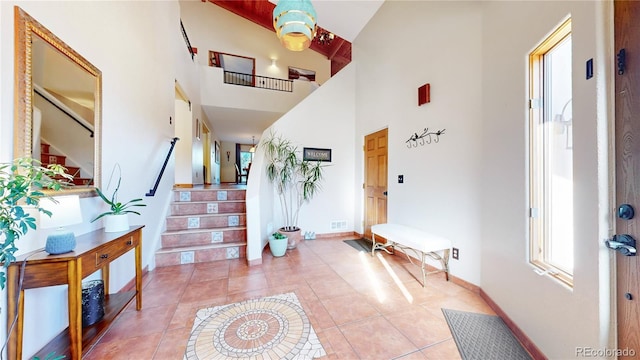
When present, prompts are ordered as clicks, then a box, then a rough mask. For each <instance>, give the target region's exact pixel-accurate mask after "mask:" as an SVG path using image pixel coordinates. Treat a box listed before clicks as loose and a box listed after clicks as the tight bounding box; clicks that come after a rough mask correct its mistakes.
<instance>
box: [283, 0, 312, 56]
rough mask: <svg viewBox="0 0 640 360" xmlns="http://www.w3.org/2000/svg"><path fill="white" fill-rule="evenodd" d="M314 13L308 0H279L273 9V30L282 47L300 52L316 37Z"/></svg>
mask: <svg viewBox="0 0 640 360" xmlns="http://www.w3.org/2000/svg"><path fill="white" fill-rule="evenodd" d="M316 19H317V16H316V11H315V9H314V8H313V5H312V4H311V1H310V0H280V1H278V5H276V7H275V8H274V9H273V28H274V29H275V30H276V35H277V36H278V39H280V42H281V43H282V46H284V47H285V48H287V49H289V50H291V51H302V50H304V49H306V48H308V47H309V46H310V45H311V41H312V40H313V38H314V37H315V36H316V31H317V26H316Z"/></svg>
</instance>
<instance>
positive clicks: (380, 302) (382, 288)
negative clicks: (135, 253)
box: [85, 239, 494, 360]
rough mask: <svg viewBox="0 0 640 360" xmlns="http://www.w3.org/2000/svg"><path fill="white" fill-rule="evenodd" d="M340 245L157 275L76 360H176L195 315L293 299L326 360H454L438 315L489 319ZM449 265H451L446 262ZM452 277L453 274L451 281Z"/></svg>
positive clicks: (437, 281) (387, 261)
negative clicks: (138, 302)
mask: <svg viewBox="0 0 640 360" xmlns="http://www.w3.org/2000/svg"><path fill="white" fill-rule="evenodd" d="M341 240H342V239H330V240H329V239H316V240H303V241H302V242H301V243H300V244H299V245H298V247H297V248H296V249H294V250H288V251H287V254H286V255H285V256H283V257H278V258H274V257H272V256H271V254H270V253H269V250H268V249H266V250H265V253H264V256H263V264H262V265H259V266H252V267H249V266H247V265H246V262H245V261H244V260H241V259H233V260H224V261H218V262H214V263H206V264H187V265H180V266H174V267H165V268H157V269H155V270H153V271H151V272H149V274H147V276H145V278H144V280H143V283H144V284H143V285H144V290H143V309H142V310H141V311H136V310H135V305H133V304H132V305H130V306H129V307H128V308H127V309H126V310H125V311H124V312H123V313H122V314H121V315H120V317H119V318H118V320H117V321H116V322H114V324H113V325H112V327H111V328H110V329H109V330H108V331H107V333H106V334H105V335H104V336H103V337H102V339H100V341H99V342H98V343H97V344H96V346H95V347H94V348H93V349H92V350H91V351H90V352H89V353H88V354H87V355H86V356H85V359H90V360H95V359H136V360H139V359H162V360H165V359H166V360H171V359H175V360H180V359H182V358H183V356H184V354H185V350H186V348H187V343H188V340H189V337H190V334H191V329H192V328H193V326H194V320H195V319H196V314H197V312H198V311H199V310H200V309H203V308H212V307H216V306H222V305H227V304H231V303H235V302H241V301H245V300H249V299H259V298H262V297H266V296H273V295H278V294H285V293H289V292H293V293H295V295H296V297H297V299H298V300H299V302H300V305H301V307H302V308H303V309H304V312H305V313H306V315H307V317H308V319H309V322H310V324H311V325H312V326H313V328H314V330H315V332H316V334H317V337H318V339H319V340H320V343H321V344H322V346H323V348H324V350H325V351H326V353H327V355H326V356H325V357H323V358H326V359H376V360H377V359H402V360H409V359H446V360H449V359H460V355H459V354H458V351H457V348H456V345H455V343H454V341H453V339H452V336H451V333H450V331H449V328H448V326H447V323H446V321H445V319H444V316H443V314H442V310H441V308H443V307H444V308H448V309H455V310H462V311H472V312H479V313H486V314H494V312H493V311H492V310H491V309H490V308H489V306H488V305H487V304H486V303H485V302H484V301H483V300H482V299H481V298H480V297H479V296H478V295H477V294H476V293H474V292H472V291H469V290H467V289H465V288H462V287H460V286H458V285H456V284H454V283H452V282H447V281H445V280H444V275H443V274H435V275H429V276H428V277H427V284H426V287H425V288H423V287H422V285H421V284H420V282H419V281H418V280H416V279H421V275H420V271H419V268H418V267H417V266H414V265H412V264H410V263H409V262H408V261H407V260H406V258H404V257H402V256H394V255H388V254H383V253H380V254H379V256H375V257H371V255H370V254H368V253H365V252H358V251H356V250H355V249H353V248H352V247H350V246H349V245H347V244H345V243H344V242H342V241H341ZM452 261H456V260H452ZM453 275H455V274H453Z"/></svg>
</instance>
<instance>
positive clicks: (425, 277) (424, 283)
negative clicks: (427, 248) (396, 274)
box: [420, 251, 427, 287]
mask: <svg viewBox="0 0 640 360" xmlns="http://www.w3.org/2000/svg"><path fill="white" fill-rule="evenodd" d="M421 253H422V266H421V267H420V268H421V269H422V287H425V285H426V284H427V274H426V273H425V271H424V265H425V264H424V260H425V256H426V254H425V253H424V251H421Z"/></svg>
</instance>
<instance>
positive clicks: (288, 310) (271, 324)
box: [184, 293, 327, 360]
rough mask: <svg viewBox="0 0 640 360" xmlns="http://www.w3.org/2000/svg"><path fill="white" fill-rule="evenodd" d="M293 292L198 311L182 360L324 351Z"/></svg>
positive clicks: (312, 354)
mask: <svg viewBox="0 0 640 360" xmlns="http://www.w3.org/2000/svg"><path fill="white" fill-rule="evenodd" d="M326 354H327V353H326V352H325V351H324V348H323V347H322V345H321V344H320V341H319V340H318V337H317V335H316V333H315V331H314V330H313V327H312V326H311V323H310V322H309V319H308V318H307V316H306V314H305V312H304V310H303V309H302V307H301V306H300V302H299V301H298V298H297V297H296V294H295V293H287V294H280V295H274V296H269V297H263V298H259V299H250V300H245V301H241V302H237V303H233V304H230V305H224V306H215V307H212V308H205V309H201V310H199V311H198V313H197V314H196V319H195V322H194V325H193V330H192V333H191V336H190V338H189V341H188V343H187V350H186V354H185V357H184V359H185V360H202V359H207V360H209V359H210V360H218V359H219V360H223V359H229V358H256V359H258V358H259V359H300V360H306V359H315V358H319V357H322V356H324V355H326Z"/></svg>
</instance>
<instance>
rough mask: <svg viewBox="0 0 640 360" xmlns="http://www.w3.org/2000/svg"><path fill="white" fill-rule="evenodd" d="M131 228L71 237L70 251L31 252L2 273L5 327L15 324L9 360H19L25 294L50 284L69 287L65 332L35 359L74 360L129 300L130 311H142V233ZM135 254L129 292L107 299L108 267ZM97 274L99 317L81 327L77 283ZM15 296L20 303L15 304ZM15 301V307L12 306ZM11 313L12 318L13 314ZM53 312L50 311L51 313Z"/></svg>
mask: <svg viewBox="0 0 640 360" xmlns="http://www.w3.org/2000/svg"><path fill="white" fill-rule="evenodd" d="M143 227H144V226H132V227H130V228H129V230H128V231H122V232H114V233H107V232H104V229H99V230H96V231H93V232H90V233H88V234H84V235H80V236H78V237H76V242H77V245H76V248H75V250H74V251H72V252H69V253H66V254H60V255H49V254H48V253H46V252H45V251H44V250H37V251H34V252H31V253H28V254H24V255H22V256H20V257H19V258H18V259H16V261H15V262H14V263H12V264H11V265H10V266H9V269H8V270H7V294H8V302H7V304H8V306H7V307H8V315H7V317H8V319H7V320H8V324H9V326H10V325H11V323H12V322H13V320H14V319H15V317H16V316H18V320H17V322H16V325H15V328H14V329H13V332H12V334H11V336H10V338H9V345H8V355H9V359H11V360H14V359H22V336H23V332H24V328H23V319H24V295H25V292H24V290H25V289H33V288H40V287H45V286H54V285H68V286H69V302H68V307H69V327H68V328H66V329H65V330H64V331H62V333H60V334H59V335H58V336H56V337H55V338H54V339H53V340H52V341H51V342H49V344H47V345H46V346H45V347H44V348H42V349H41V350H40V351H39V352H38V354H36V356H39V357H40V358H41V359H44V358H45V357H46V355H47V354H49V353H51V352H55V355H66V358H67V359H69V358H70V359H74V360H79V359H81V358H82V355H83V353H85V352H86V350H88V349H90V348H91V346H92V345H94V344H95V342H96V341H97V340H98V339H99V337H100V335H101V334H102V333H104V332H105V331H106V330H107V329H108V328H109V326H110V325H111V323H112V322H113V321H114V320H115V319H116V317H117V316H118V315H119V314H120V312H121V311H122V310H123V309H124V308H125V307H126V306H127V305H128V304H129V303H130V302H131V301H132V300H133V299H134V298H135V299H136V309H137V310H140V309H142V228H143ZM133 249H135V263H136V264H135V268H136V278H135V279H136V280H135V283H136V289H135V291H127V292H119V293H113V294H109V264H110V263H111V262H112V261H113V260H115V259H117V258H118V257H120V256H122V255H123V254H125V253H127V252H129V251H130V250H133ZM25 259H27V260H26V264H25V268H24V280H23V283H22V289H19V288H18V285H19V280H20V268H21V266H22V263H23V261H24V260H25ZM97 270H102V280H103V281H104V290H105V309H104V310H105V315H104V317H103V318H102V320H100V321H98V322H97V323H95V324H93V325H91V326H87V327H85V328H83V327H82V279H84V278H86V277H87V276H89V275H91V274H93V273H94V272H96V271H97ZM18 293H19V295H20V298H19V300H18ZM16 301H17V303H16ZM16 310H17V313H16ZM51 310H52V311H54V309H51Z"/></svg>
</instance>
